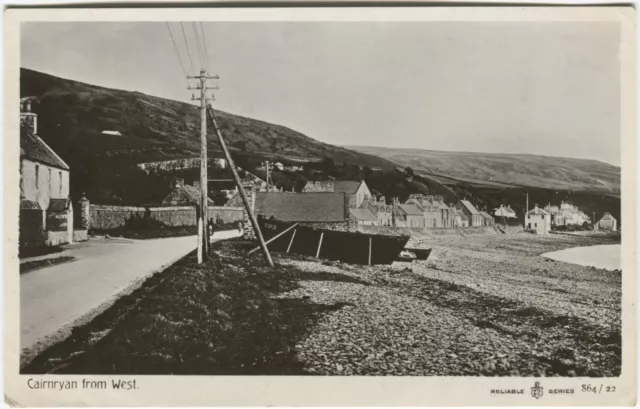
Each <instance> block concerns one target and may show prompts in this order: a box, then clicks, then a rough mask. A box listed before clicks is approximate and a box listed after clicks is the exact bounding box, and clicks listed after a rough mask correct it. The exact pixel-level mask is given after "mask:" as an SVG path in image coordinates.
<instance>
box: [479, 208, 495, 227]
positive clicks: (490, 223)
mask: <svg viewBox="0 0 640 409" xmlns="http://www.w3.org/2000/svg"><path fill="white" fill-rule="evenodd" d="M480 215H481V216H482V218H483V219H484V224H483V226H493V225H495V224H496V221H495V219H494V218H493V216H491V215H490V214H489V213H487V212H486V211H484V210H480Z"/></svg>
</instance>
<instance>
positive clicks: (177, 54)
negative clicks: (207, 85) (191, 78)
mask: <svg viewBox="0 0 640 409" xmlns="http://www.w3.org/2000/svg"><path fill="white" fill-rule="evenodd" d="M165 24H166V25H167V30H169V36H170V37H171V42H172V43H173V49H174V50H175V52H176V56H177V57H178V62H179V63H180V68H182V73H183V74H184V76H185V78H186V77H187V71H186V70H185V69H184V64H183V63H182V58H181V57H180V52H179V51H178V45H177V44H176V40H174V38H173V34H172V33H171V27H169V22H167V21H165Z"/></svg>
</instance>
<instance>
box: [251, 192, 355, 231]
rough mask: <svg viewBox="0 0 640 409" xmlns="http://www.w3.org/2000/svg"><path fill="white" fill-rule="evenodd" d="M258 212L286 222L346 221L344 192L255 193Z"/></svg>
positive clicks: (256, 210) (256, 211)
mask: <svg viewBox="0 0 640 409" xmlns="http://www.w3.org/2000/svg"><path fill="white" fill-rule="evenodd" d="M255 213H256V214H260V215H263V216H265V217H267V218H270V217H272V216H273V217H275V218H276V219H279V220H282V221H286V222H321V223H331V222H344V221H345V220H347V215H346V203H345V194H344V193H333V192H308V193H275V192H256V207H255Z"/></svg>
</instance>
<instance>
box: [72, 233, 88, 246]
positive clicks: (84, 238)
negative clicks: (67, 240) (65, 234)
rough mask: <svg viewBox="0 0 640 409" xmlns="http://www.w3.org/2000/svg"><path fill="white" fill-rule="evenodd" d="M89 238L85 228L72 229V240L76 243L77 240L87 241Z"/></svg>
mask: <svg viewBox="0 0 640 409" xmlns="http://www.w3.org/2000/svg"><path fill="white" fill-rule="evenodd" d="M87 240H89V234H88V232H87V230H74V231H73V242H74V243H77V242H79V241H87Z"/></svg>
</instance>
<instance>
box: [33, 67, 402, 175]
mask: <svg viewBox="0 0 640 409" xmlns="http://www.w3.org/2000/svg"><path fill="white" fill-rule="evenodd" d="M20 75H21V78H20V94H21V96H23V97H24V96H36V97H37V98H38V102H37V103H36V104H35V105H34V111H35V112H36V113H38V114H39V117H40V119H39V120H40V128H39V133H40V134H41V136H43V137H44V138H45V139H47V140H52V139H54V138H55V139H56V143H57V144H58V145H59V148H60V149H62V150H61V151H60V154H61V156H62V157H63V158H65V159H66V157H68V156H69V154H70V151H69V150H70V149H71V148H70V147H68V146H67V145H77V144H82V145H85V146H86V148H87V151H88V153H90V154H91V155H93V156H96V155H98V156H109V157H118V158H119V159H120V160H123V161H127V162H147V161H153V160H162V159H172V158H182V157H185V156H193V155H194V154H197V153H198V152H199V149H200V148H199V139H198V138H199V133H198V132H199V126H200V125H199V124H200V122H199V116H198V111H197V109H194V106H193V105H190V104H187V103H183V102H178V101H172V100H168V99H164V98H158V97H154V96H150V95H145V94H142V93H139V92H130V91H122V90H116V89H109V88H103V87H98V86H94V85H89V84H84V83H81V82H77V81H71V80H67V79H62V78H58V77H54V76H51V75H47V74H43V73H40V72H36V71H32V70H29V69H25V68H23V69H21V71H20ZM216 112H217V114H218V119H219V125H220V128H221V129H222V133H223V135H224V137H225V140H226V142H227V144H228V145H229V147H230V149H231V150H233V151H235V152H237V153H240V152H243V153H258V154H261V155H265V156H271V157H282V158H302V159H319V158H323V157H325V156H327V157H330V158H332V159H334V160H335V161H337V162H345V161H346V162H348V163H354V164H359V165H367V166H372V167H386V168H390V167H393V165H392V164H391V163H390V162H389V161H386V160H384V159H381V158H378V157H375V156H372V155H368V154H362V153H359V152H355V151H351V150H348V149H344V148H340V147H337V146H333V145H329V144H325V143H322V142H319V141H317V140H315V139H312V138H310V137H308V136H306V135H304V134H302V133H300V132H297V131H295V130H292V129H289V128H287V127H284V126H281V125H276V124H271V123H268V122H264V121H259V120H255V119H250V118H245V117H241V116H238V115H232V114H229V113H226V112H222V111H216ZM103 130H115V131H119V132H120V133H121V134H122V136H111V135H101V132H102V131H103ZM209 148H210V150H212V151H216V150H219V149H220V147H219V144H218V142H217V138H215V137H214V136H213V134H211V135H210V136H209Z"/></svg>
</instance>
